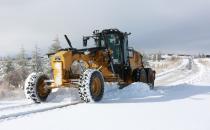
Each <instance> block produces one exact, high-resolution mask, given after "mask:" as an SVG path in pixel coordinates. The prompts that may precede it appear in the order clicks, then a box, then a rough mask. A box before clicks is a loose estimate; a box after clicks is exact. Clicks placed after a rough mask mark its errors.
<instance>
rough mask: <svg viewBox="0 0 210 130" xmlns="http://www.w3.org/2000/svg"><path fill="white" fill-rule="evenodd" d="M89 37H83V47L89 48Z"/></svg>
mask: <svg viewBox="0 0 210 130" xmlns="http://www.w3.org/2000/svg"><path fill="white" fill-rule="evenodd" d="M89 39H90V38H89V37H83V46H84V47H86V46H87V41H88V40H89Z"/></svg>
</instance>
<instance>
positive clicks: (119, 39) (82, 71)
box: [24, 29, 155, 103]
mask: <svg viewBox="0 0 210 130" xmlns="http://www.w3.org/2000/svg"><path fill="white" fill-rule="evenodd" d="M129 35H130V33H127V32H121V31H119V30H118V29H106V30H103V31H101V32H100V31H98V30H95V31H94V32H93V35H92V36H84V37H83V46H84V47H86V46H87V45H88V44H89V41H91V40H92V41H94V46H95V47H91V48H85V49H76V48H73V47H72V45H71V42H70V40H69V39H68V37H67V36H66V35H65V38H66V40H67V42H68V44H69V48H66V49H61V50H59V51H57V52H56V53H55V54H49V57H50V61H51V66H52V74H51V75H52V77H51V78H49V77H48V76H47V75H46V74H43V73H40V72H35V73H32V74H30V75H29V76H28V78H27V80H26V82H25V89H24V91H25V95H26V97H27V98H28V99H30V100H32V101H33V102H35V103H40V102H44V101H46V99H47V97H48V95H49V94H50V92H51V90H52V89H53V88H62V87H76V88H78V90H79V95H80V97H81V100H83V101H84V102H91V101H95V102H97V101H100V100H101V99H102V97H103V93H104V87H105V86H104V82H117V83H118V84H119V86H120V88H123V87H126V86H127V85H129V84H131V83H133V82H144V83H147V84H148V85H149V86H150V88H151V89H153V88H154V80H155V71H153V70H152V69H151V68H144V65H143V62H142V55H141V54H140V53H139V52H137V51H135V50H134V49H133V48H130V47H129V46H128V36H129Z"/></svg>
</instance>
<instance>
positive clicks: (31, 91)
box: [24, 73, 51, 103]
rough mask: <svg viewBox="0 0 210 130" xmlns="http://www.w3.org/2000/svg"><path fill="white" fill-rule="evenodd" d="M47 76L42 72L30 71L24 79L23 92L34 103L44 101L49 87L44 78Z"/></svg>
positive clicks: (48, 92) (46, 78)
mask: <svg viewBox="0 0 210 130" xmlns="http://www.w3.org/2000/svg"><path fill="white" fill-rule="evenodd" d="M48 79H49V78H48V76H47V75H45V74H42V73H32V74H30V75H29V76H28V78H27V79H26V81H25V86H24V92H25V96H26V98H27V99H29V100H31V101H33V102H34V103H40V102H44V101H46V99H47V97H48V95H49V94H50V92H51V89H49V88H47V86H46V84H45V82H44V81H45V80H48Z"/></svg>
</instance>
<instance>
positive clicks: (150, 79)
mask: <svg viewBox="0 0 210 130" xmlns="http://www.w3.org/2000/svg"><path fill="white" fill-rule="evenodd" d="M146 71H147V75H148V76H147V79H148V84H149V86H150V89H154V81H155V72H154V71H153V70H152V69H151V68H146Z"/></svg>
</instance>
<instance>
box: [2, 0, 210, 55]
mask: <svg viewBox="0 0 210 130" xmlns="http://www.w3.org/2000/svg"><path fill="white" fill-rule="evenodd" d="M209 7H210V1H209V0H199V1H198V0H171V1H168V0H150V1H146V0H141V1H139V0H132V1H131V0H123V1H122V0H106V1H99V0H85V1H84V0H36V1H29V0H17V1H13V0H0V18H1V22H0V28H1V29H0V46H1V47H0V55H7V54H15V53H17V52H18V51H19V48H20V46H21V45H23V46H24V47H25V48H26V49H27V50H28V53H30V52H31V50H32V49H33V47H34V45H35V44H38V46H39V47H40V48H41V49H42V50H43V51H46V50H47V49H48V46H49V45H50V44H51V43H52V40H53V39H54V38H55V36H56V35H58V36H59V38H60V40H61V41H62V45H63V46H67V44H66V43H65V41H64V39H63V34H65V33H67V34H69V35H70V36H71V40H72V43H73V44H74V46H76V47H79V46H80V45H81V44H82V43H81V42H82V40H81V37H82V35H89V34H90V33H92V31H93V30H94V29H103V28H110V27H115V28H119V29H121V30H122V31H129V32H132V35H131V37H130V43H131V44H132V46H135V47H137V48H138V49H139V50H142V51H149V52H151V51H159V50H160V51H162V52H164V51H168V52H169V51H170V52H171V51H172V52H182V53H183V52H186V53H198V52H205V53H207V52H209V50H210V27H209V25H210V16H209V14H210V8H209Z"/></svg>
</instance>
